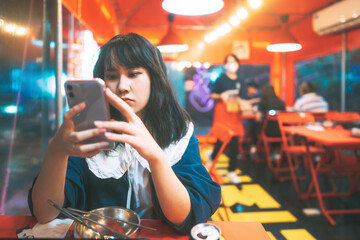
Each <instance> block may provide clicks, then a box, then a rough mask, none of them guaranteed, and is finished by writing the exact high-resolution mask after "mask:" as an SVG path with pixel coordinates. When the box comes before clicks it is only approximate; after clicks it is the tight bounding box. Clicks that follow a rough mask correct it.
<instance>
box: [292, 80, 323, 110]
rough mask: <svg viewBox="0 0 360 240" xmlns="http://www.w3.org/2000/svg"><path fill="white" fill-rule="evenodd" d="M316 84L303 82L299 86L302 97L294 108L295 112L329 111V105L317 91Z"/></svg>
mask: <svg viewBox="0 0 360 240" xmlns="http://www.w3.org/2000/svg"><path fill="white" fill-rule="evenodd" d="M316 91H317V89H316V86H315V85H314V84H313V83H312V82H303V83H302V84H301V85H300V87H299V94H300V97H299V98H298V99H297V100H296V101H295V104H294V106H293V108H292V110H293V111H295V112H327V111H328V110H329V105H328V103H327V102H326V100H325V99H324V98H323V97H321V96H320V95H318V94H317V93H316Z"/></svg>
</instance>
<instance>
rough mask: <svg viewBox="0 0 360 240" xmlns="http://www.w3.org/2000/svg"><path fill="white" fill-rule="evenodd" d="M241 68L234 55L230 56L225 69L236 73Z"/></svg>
mask: <svg viewBox="0 0 360 240" xmlns="http://www.w3.org/2000/svg"><path fill="white" fill-rule="evenodd" d="M238 69H239V63H238V62H237V61H236V59H235V58H234V57H233V56H228V57H227V59H226V63H225V70H226V71H227V72H231V73H236V71H237V70H238Z"/></svg>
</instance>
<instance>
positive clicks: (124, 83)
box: [118, 75, 130, 93]
mask: <svg viewBox="0 0 360 240" xmlns="http://www.w3.org/2000/svg"><path fill="white" fill-rule="evenodd" d="M118 90H119V91H120V92H122V93H123V92H129V91H130V79H129V78H127V77H126V76H123V75H122V76H120V80H119V84H118Z"/></svg>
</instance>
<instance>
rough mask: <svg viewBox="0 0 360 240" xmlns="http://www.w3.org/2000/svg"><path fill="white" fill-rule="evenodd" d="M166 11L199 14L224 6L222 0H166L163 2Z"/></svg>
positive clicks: (189, 14) (212, 11)
mask: <svg viewBox="0 0 360 240" xmlns="http://www.w3.org/2000/svg"><path fill="white" fill-rule="evenodd" d="M161 6H162V8H163V9H164V10H165V11H168V12H170V13H174V14H177V15H186V16H198V15H206V14H211V13H215V12H217V11H219V10H220V9H222V8H223V7H224V2H223V1H222V0H164V1H163V2H162V4H161Z"/></svg>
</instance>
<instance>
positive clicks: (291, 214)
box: [202, 146, 360, 240]
mask: <svg viewBox="0 0 360 240" xmlns="http://www.w3.org/2000/svg"><path fill="white" fill-rule="evenodd" d="M202 149H203V150H202V157H205V155H206V154H205V155H204V152H205V151H206V150H208V149H211V146H209V148H208V149H207V148H206V147H205V148H202ZM227 162H228V158H227V156H226V155H223V156H222V157H221V158H220V161H219V163H218V164H217V165H216V168H217V169H218V171H219V173H220V174H222V175H223V176H224V180H225V182H226V183H225V184H224V185H223V186H222V191H223V194H224V203H225V205H226V206H228V207H229V208H230V211H229V215H230V221H257V222H261V223H263V225H264V227H265V230H266V231H267V232H268V234H269V236H270V238H271V239H278V240H280V239H287V240H295V239H299V240H300V239H301V240H303V239H326V240H329V239H334V240H335V239H349V240H355V239H360V215H339V216H335V217H334V218H335V221H336V223H337V224H336V226H331V225H330V223H329V222H328V221H327V220H326V219H325V217H324V216H322V214H321V212H320V211H319V209H318V203H317V201H316V199H307V200H300V199H298V197H297V195H296V192H295V190H294V189H293V185H292V183H291V182H289V181H285V182H279V181H278V180H276V179H275V178H274V177H273V175H272V173H271V172H270V170H269V169H268V167H267V165H266V163H254V161H252V160H251V158H250V157H249V156H248V157H247V158H246V159H241V160H240V159H239V162H238V164H239V168H240V170H237V171H238V172H237V173H238V175H239V176H240V178H241V179H242V182H241V183H240V184H237V185H233V184H231V183H229V180H228V179H227V178H226V173H227V170H226V168H227V164H228V163H227ZM326 204H327V205H328V206H329V205H331V206H332V207H334V206H336V207H342V208H344V207H345V206H346V205H357V207H360V195H359V192H357V193H356V194H354V196H353V197H352V198H351V200H350V201H347V200H345V199H334V200H330V199H327V200H326ZM304 209H307V210H308V211H310V214H308V215H306V214H304V212H303V210H304ZM219 213H220V214H221V215H222V216H224V214H225V212H224V209H223V208H220V209H219V210H218V212H217V213H215V214H214V215H213V219H214V220H220V217H219V215H218V214H219Z"/></svg>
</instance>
